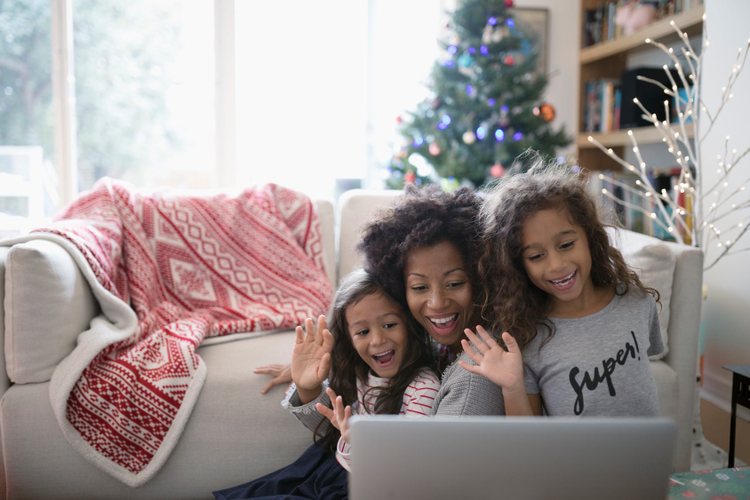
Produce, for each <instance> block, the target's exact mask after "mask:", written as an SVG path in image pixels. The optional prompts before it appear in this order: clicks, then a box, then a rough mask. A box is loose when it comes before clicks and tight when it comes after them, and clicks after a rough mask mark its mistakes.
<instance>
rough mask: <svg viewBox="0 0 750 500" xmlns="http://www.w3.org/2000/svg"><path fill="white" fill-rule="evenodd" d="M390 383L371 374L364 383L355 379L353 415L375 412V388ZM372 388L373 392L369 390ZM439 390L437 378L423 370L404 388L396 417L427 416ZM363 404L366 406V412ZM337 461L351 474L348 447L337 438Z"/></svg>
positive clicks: (376, 394)
mask: <svg viewBox="0 0 750 500" xmlns="http://www.w3.org/2000/svg"><path fill="white" fill-rule="evenodd" d="M389 380H390V379H387V378H380V377H376V376H375V375H372V374H370V376H369V378H368V379H367V382H365V381H363V380H360V379H357V404H355V405H352V415H360V416H362V415H368V414H372V413H374V411H373V408H374V406H375V401H376V400H377V397H378V394H379V393H380V390H379V389H378V388H379V387H384V386H386V385H388V383H389ZM372 388H375V389H374V390H370V389H372ZM439 389H440V379H439V378H438V376H437V375H435V373H434V372H433V371H432V370H430V369H429V368H423V369H422V370H421V371H420V372H419V374H418V375H417V376H416V377H415V378H414V380H412V381H411V382H410V383H409V385H408V386H407V387H406V390H405V391H404V397H403V399H402V400H401V411H399V415H404V416H405V417H406V418H419V417H427V416H430V415H431V414H432V407H433V405H434V404H435V396H436V395H437V392H438V390H439ZM367 391H370V392H367ZM365 404H366V405H368V407H369V410H370V411H369V412H367V411H366V410H365V408H364V405H365ZM336 460H338V462H339V463H340V464H341V466H342V467H343V468H344V469H346V470H348V471H351V468H350V466H349V460H351V446H350V445H349V444H348V443H347V442H346V441H344V439H343V438H341V439H339V442H338V444H337V445H336Z"/></svg>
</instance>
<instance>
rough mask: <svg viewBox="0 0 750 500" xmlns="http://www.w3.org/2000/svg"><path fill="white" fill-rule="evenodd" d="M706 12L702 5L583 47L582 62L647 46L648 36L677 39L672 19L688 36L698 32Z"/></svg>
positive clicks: (651, 37) (660, 38)
mask: <svg viewBox="0 0 750 500" xmlns="http://www.w3.org/2000/svg"><path fill="white" fill-rule="evenodd" d="M704 12H705V9H704V7H703V5H701V6H699V7H695V8H693V9H690V10H689V11H687V12H682V13H680V14H675V15H673V16H667V17H665V18H663V19H660V20H658V21H655V22H653V23H651V24H649V25H648V26H646V27H645V28H643V29H642V30H639V31H638V32H636V33H633V34H630V35H627V36H624V37H621V38H618V39H617V40H610V41H607V42H602V43H598V44H596V45H591V46H589V47H586V48H584V49H581V53H580V62H581V64H589V63H592V62H596V61H600V60H602V59H606V58H607V57H611V56H615V55H618V54H622V53H623V52H627V51H632V50H634V49H638V48H647V47H648V44H646V43H645V40H646V38H650V39H652V40H656V41H659V42H665V41H666V42H668V41H669V40H670V39H674V40H677V39H678V35H677V33H676V32H675V30H674V28H673V27H672V26H671V25H670V22H671V21H674V22H675V24H676V25H677V27H678V28H680V29H681V30H682V31H685V32H687V34H688V36H692V35H695V34H698V33H700V32H701V31H702V29H703V13H704Z"/></svg>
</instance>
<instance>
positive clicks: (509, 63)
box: [503, 54, 516, 66]
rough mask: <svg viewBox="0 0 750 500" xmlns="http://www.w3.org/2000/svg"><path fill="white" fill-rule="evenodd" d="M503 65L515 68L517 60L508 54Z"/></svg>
mask: <svg viewBox="0 0 750 500" xmlns="http://www.w3.org/2000/svg"><path fill="white" fill-rule="evenodd" d="M503 64H505V65H506V66H513V65H514V64H516V58H515V57H513V55H512V54H506V55H505V57H503Z"/></svg>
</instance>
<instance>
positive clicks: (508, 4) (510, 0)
mask: <svg viewBox="0 0 750 500" xmlns="http://www.w3.org/2000/svg"><path fill="white" fill-rule="evenodd" d="M505 6H506V7H513V0H505Z"/></svg>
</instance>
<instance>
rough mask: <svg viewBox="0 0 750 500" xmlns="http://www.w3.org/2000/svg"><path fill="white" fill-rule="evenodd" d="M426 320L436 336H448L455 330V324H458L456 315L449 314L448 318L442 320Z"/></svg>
mask: <svg viewBox="0 0 750 500" xmlns="http://www.w3.org/2000/svg"><path fill="white" fill-rule="evenodd" d="M427 319H429V320H430V323H432V327H433V330H435V333H437V334H438V335H448V334H450V333H453V330H454V329H455V328H456V324H457V323H458V313H456V314H451V315H450V316H445V317H443V318H430V317H428V318H427Z"/></svg>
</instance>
